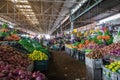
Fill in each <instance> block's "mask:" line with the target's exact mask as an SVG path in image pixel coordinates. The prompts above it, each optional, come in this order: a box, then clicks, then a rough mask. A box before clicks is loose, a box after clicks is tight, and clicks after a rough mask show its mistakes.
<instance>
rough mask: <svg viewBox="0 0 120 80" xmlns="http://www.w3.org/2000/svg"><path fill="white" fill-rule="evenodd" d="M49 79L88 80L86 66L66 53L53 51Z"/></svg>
mask: <svg viewBox="0 0 120 80" xmlns="http://www.w3.org/2000/svg"><path fill="white" fill-rule="evenodd" d="M47 77H48V80H86V79H85V77H86V68H85V64H83V63H81V62H80V61H77V60H75V59H73V58H72V57H70V56H68V55H67V54H66V53H65V52H61V51H52V59H51V62H50V65H49V71H48V74H47Z"/></svg>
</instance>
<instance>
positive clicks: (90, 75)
mask: <svg viewBox="0 0 120 80" xmlns="http://www.w3.org/2000/svg"><path fill="white" fill-rule="evenodd" d="M87 80H102V69H93V68H91V67H87Z"/></svg>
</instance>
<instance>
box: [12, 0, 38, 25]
mask: <svg viewBox="0 0 120 80" xmlns="http://www.w3.org/2000/svg"><path fill="white" fill-rule="evenodd" d="M11 1H12V2H13V3H27V4H16V7H17V8H18V9H19V10H20V11H21V12H22V14H23V15H25V16H26V18H27V19H28V20H29V21H31V23H33V24H39V22H38V19H37V18H36V15H35V13H34V11H33V10H32V7H31V5H30V4H29V2H28V0H11Z"/></svg>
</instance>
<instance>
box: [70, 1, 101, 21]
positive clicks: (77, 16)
mask: <svg viewBox="0 0 120 80" xmlns="http://www.w3.org/2000/svg"><path fill="white" fill-rule="evenodd" d="M92 1H93V0H92ZM102 1H103V0H96V2H94V4H91V5H90V6H89V7H88V8H85V9H84V10H83V11H82V12H81V11H80V9H81V7H80V9H78V11H77V12H75V13H74V14H72V15H71V17H72V19H71V20H72V21H74V20H76V19H77V18H79V17H80V16H82V15H83V14H85V13H86V12H88V11H89V10H91V9H92V8H94V7H95V6H96V5H98V4H99V3H100V2H102Z"/></svg>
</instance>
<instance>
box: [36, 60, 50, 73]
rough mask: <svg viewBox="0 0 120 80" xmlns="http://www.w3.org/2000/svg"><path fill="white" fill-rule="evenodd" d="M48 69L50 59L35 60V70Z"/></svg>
mask: <svg viewBox="0 0 120 80" xmlns="http://www.w3.org/2000/svg"><path fill="white" fill-rule="evenodd" d="M46 70H48V61H47V60H43V61H34V71H46Z"/></svg>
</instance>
